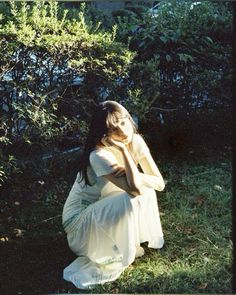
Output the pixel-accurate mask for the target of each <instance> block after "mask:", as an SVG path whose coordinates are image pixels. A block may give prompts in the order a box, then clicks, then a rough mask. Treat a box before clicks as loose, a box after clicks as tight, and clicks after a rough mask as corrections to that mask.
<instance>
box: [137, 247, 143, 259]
mask: <svg viewBox="0 0 236 295" xmlns="http://www.w3.org/2000/svg"><path fill="white" fill-rule="evenodd" d="M144 253H145V251H144V249H143V247H141V246H137V247H136V254H135V258H137V257H141V256H143V255H144Z"/></svg>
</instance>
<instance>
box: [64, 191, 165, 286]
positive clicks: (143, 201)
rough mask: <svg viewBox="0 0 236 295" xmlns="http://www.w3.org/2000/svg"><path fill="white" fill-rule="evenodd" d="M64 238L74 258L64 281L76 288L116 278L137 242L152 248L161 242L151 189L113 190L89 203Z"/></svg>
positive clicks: (124, 266)
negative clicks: (136, 191)
mask: <svg viewBox="0 0 236 295" xmlns="http://www.w3.org/2000/svg"><path fill="white" fill-rule="evenodd" d="M67 239H68V244H69V247H70V248H71V250H72V251H73V252H74V253H75V254H77V255H78V258H77V259H76V260H75V261H73V262H72V263H71V264H70V265H69V266H68V267H66V268H65V269H64V274H63V277H64V279H65V280H67V281H70V282H72V283H73V284H74V285H75V286H76V287H77V288H80V289H89V288H92V287H93V286H94V285H96V284H103V283H105V282H110V281H114V280H116V279H117V278H118V277H119V276H120V274H121V273H122V272H123V271H124V269H125V268H127V267H128V266H129V265H130V264H131V263H132V262H133V261H134V259H135V254H136V249H137V248H138V246H139V245H140V243H142V242H148V247H150V248H155V249H158V248H161V247H162V246H163V244H164V239H163V232H162V228H161V222H160V216H159V211H158V205H157V199H156V193H155V191H154V190H152V189H149V188H146V190H145V193H144V194H143V195H140V196H138V197H134V198H132V197H131V196H130V195H129V194H128V193H126V192H115V193H113V194H112V195H111V196H109V197H106V198H104V199H101V200H99V201H97V202H95V203H94V204H91V205H89V206H88V207H87V208H86V209H85V210H84V211H83V213H82V214H81V215H80V216H79V217H78V218H77V220H75V221H74V222H73V227H72V228H71V229H70V230H69V231H68V232H67Z"/></svg>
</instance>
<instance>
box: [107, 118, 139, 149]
mask: <svg viewBox="0 0 236 295" xmlns="http://www.w3.org/2000/svg"><path fill="white" fill-rule="evenodd" d="M133 134H134V129H133V125H132V124H131V122H130V119H129V118H128V117H127V116H120V117H119V118H117V119H116V122H115V124H114V127H112V128H111V129H110V130H109V132H108V136H109V137H110V138H112V139H114V140H117V141H121V142H123V143H124V144H129V143H130V142H131V141H132V138H133Z"/></svg>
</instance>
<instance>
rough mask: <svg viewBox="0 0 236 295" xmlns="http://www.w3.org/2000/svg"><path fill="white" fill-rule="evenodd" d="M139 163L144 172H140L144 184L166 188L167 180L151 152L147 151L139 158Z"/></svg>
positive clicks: (156, 188)
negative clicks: (165, 180)
mask: <svg viewBox="0 0 236 295" xmlns="http://www.w3.org/2000/svg"><path fill="white" fill-rule="evenodd" d="M139 165H140V166H141V168H142V170H143V172H144V173H141V172H140V175H141V179H142V183H143V185H145V186H147V187H150V188H153V189H155V190H157V191H162V190H163V189H164V188H165V182H164V179H163V177H162V175H161V173H160V171H159V169H158V168H157V165H156V163H155V162H154V160H153V158H152V156H151V154H150V153H147V154H146V155H145V157H143V158H142V159H141V160H139Z"/></svg>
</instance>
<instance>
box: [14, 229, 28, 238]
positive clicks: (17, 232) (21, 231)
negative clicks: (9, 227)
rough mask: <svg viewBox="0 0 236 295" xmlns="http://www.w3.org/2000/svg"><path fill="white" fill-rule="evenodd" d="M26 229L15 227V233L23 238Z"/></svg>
mask: <svg viewBox="0 0 236 295" xmlns="http://www.w3.org/2000/svg"><path fill="white" fill-rule="evenodd" d="M24 232H25V231H24V230H22V229H19V228H14V230H13V233H14V235H15V236H16V237H17V238H22V237H23V235H24Z"/></svg>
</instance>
